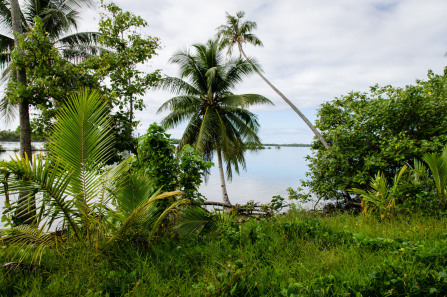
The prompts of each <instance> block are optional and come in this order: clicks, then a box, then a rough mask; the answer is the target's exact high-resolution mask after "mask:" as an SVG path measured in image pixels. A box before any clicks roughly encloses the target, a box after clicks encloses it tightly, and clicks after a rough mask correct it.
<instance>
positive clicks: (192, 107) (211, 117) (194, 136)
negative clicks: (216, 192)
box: [158, 40, 273, 205]
mask: <svg viewBox="0 0 447 297" xmlns="http://www.w3.org/2000/svg"><path fill="white" fill-rule="evenodd" d="M193 48H194V50H195V52H194V53H191V52H189V51H179V52H177V53H176V54H175V55H174V56H173V57H172V58H171V60H170V62H171V63H175V64H178V65H179V66H180V69H181V77H180V78H176V77H166V78H164V79H162V81H161V82H160V85H159V87H160V88H163V89H165V90H169V91H172V92H173V93H176V94H178V96H176V97H173V98H171V99H169V100H168V101H167V102H165V103H164V104H163V105H162V106H161V107H160V109H159V110H158V112H161V111H163V110H170V111H171V113H170V114H169V115H168V116H166V117H165V118H164V119H163V121H162V124H163V125H164V126H165V127H166V128H173V127H175V126H177V125H178V124H180V123H181V122H183V121H186V120H188V121H189V122H188V124H187V127H186V130H185V132H184V133H183V136H182V138H181V139H180V143H179V146H178V148H179V149H181V148H182V147H183V146H185V145H186V144H190V145H192V146H194V147H195V148H196V150H197V151H198V152H199V153H201V154H202V155H203V156H204V159H205V160H207V161H211V160H212V157H213V154H214V153H217V161H218V166H219V173H220V179H221V187H222V196H223V202H224V203H225V204H227V205H231V203H230V200H229V198H228V193H227V189H226V186H225V176H224V172H223V164H222V163H223V161H225V162H226V172H227V177H228V178H229V179H231V177H232V167H233V168H234V170H235V171H236V172H237V173H238V172H239V165H241V166H242V167H243V168H245V159H244V152H245V150H246V149H247V148H249V146H250V145H253V144H254V145H256V144H260V140H259V137H258V136H257V132H258V129H259V123H258V121H257V117H256V115H255V114H253V113H252V112H250V111H248V110H247V109H246V107H248V106H251V105H255V104H273V103H272V102H271V101H270V100H268V99H267V98H265V97H263V96H261V95H257V94H244V95H235V94H233V93H232V91H233V89H234V88H235V87H236V85H237V84H238V83H239V82H241V81H242V78H243V77H244V76H246V75H249V74H251V73H252V72H253V67H252V66H251V65H252V64H256V62H255V61H253V60H251V59H249V58H248V59H247V60H243V59H240V58H238V59H231V60H228V61H226V62H225V61H224V58H223V55H222V54H221V49H220V48H219V45H218V41H217V40H214V41H213V40H210V41H208V42H207V43H206V44H195V45H194V46H193Z"/></svg>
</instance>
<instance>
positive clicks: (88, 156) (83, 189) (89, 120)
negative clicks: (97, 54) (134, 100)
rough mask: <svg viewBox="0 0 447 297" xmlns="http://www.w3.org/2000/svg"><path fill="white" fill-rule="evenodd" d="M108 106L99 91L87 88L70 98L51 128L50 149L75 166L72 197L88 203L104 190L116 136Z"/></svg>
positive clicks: (71, 185) (71, 190)
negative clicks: (104, 171) (104, 169)
mask: <svg viewBox="0 0 447 297" xmlns="http://www.w3.org/2000/svg"><path fill="white" fill-rule="evenodd" d="M108 111H109V109H108V106H107V103H106V102H105V101H104V100H103V98H102V97H101V95H100V94H99V93H98V92H97V91H93V90H88V89H84V90H82V91H79V92H77V93H75V94H73V95H72V96H70V98H69V100H68V103H67V105H65V106H63V107H62V108H61V109H60V112H59V113H58V115H57V122H56V123H55V124H54V126H53V129H52V136H51V139H50V142H49V149H50V152H51V154H52V155H53V156H58V157H60V158H61V159H62V160H63V161H64V162H66V163H67V164H70V166H72V168H73V170H74V172H73V179H72V180H71V182H70V186H69V188H68V190H69V192H70V194H71V195H72V196H73V197H76V198H77V199H78V200H79V201H82V202H83V204H84V207H86V210H85V211H89V210H88V207H87V202H88V201H89V200H91V199H93V198H94V197H96V196H98V194H99V192H100V191H101V187H100V184H101V175H102V172H101V168H102V167H103V166H104V165H105V164H106V162H107V161H108V160H109V159H110V158H111V153H112V147H113V135H112V134H111V118H110V117H108Z"/></svg>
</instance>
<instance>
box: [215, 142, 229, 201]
mask: <svg viewBox="0 0 447 297" xmlns="http://www.w3.org/2000/svg"><path fill="white" fill-rule="evenodd" d="M217 162H218V164H219V173H220V187H221V189H222V200H223V203H225V204H226V205H229V206H231V202H230V199H229V198H228V193H227V186H226V184H225V175H224V172H223V165H222V153H221V151H220V150H219V149H218V150H217Z"/></svg>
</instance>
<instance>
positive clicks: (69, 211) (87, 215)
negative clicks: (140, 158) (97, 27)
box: [0, 90, 187, 262]
mask: <svg viewBox="0 0 447 297" xmlns="http://www.w3.org/2000/svg"><path fill="white" fill-rule="evenodd" d="M68 102H69V103H67V104H66V105H65V106H63V107H62V108H61V109H60V111H59V112H58V116H57V121H56V123H55V124H54V127H53V128H52V134H51V138H50V142H49V153H48V155H47V157H45V158H44V157H43V156H42V155H36V156H34V159H33V162H32V163H31V162H30V161H29V160H28V157H27V156H25V158H23V157H21V156H17V157H16V158H15V159H14V160H12V161H10V162H5V161H2V162H0V177H1V180H2V181H3V185H4V186H3V188H1V189H0V194H2V195H4V196H5V197H6V198H7V200H9V197H10V196H11V195H16V194H18V193H20V192H26V193H30V197H31V196H33V197H36V206H37V212H36V213H37V214H36V215H35V216H33V217H32V221H28V222H27V223H28V224H27V225H22V226H18V227H14V228H11V229H5V230H1V231H0V242H1V243H2V244H4V245H5V247H6V251H8V252H10V253H12V254H13V259H18V260H19V261H22V260H24V259H26V260H28V261H33V262H40V261H41V258H42V255H43V254H44V252H45V250H47V249H51V250H53V251H54V252H55V253H56V254H57V255H59V256H62V257H65V255H66V254H67V250H69V248H70V246H73V245H76V244H80V245H82V246H83V247H84V248H88V247H95V248H99V247H102V246H105V245H106V244H107V243H109V244H110V243H112V242H113V243H115V242H117V241H119V240H122V239H123V238H125V237H126V236H129V237H132V236H131V235H134V236H142V237H143V238H144V240H146V241H148V242H149V241H150V240H151V239H152V238H153V236H154V234H155V232H156V231H157V230H158V229H159V227H160V224H161V222H162V221H163V219H164V218H165V217H166V216H167V215H168V214H169V213H170V212H172V211H174V210H176V208H177V207H178V206H180V205H182V204H185V203H186V202H187V200H186V199H182V200H178V201H172V203H169V204H167V205H165V207H163V208H160V206H159V205H158V204H157V203H156V201H159V200H160V199H163V198H166V197H170V196H173V195H176V194H180V193H181V192H180V191H174V192H165V193H163V194H160V190H158V191H155V192H154V191H152V188H151V184H150V180H149V179H148V178H147V177H145V176H144V175H140V174H138V173H132V172H130V171H129V166H130V165H129V163H130V161H131V160H126V161H124V162H122V163H121V164H119V165H118V166H115V167H109V168H105V167H104V166H105V164H106V163H107V160H108V159H109V158H110V157H111V154H112V150H111V149H112V146H113V135H112V134H111V119H110V117H109V116H108V111H109V109H108V103H107V101H105V100H104V98H102V97H101V96H100V94H99V93H98V92H96V91H89V90H83V91H79V92H78V93H76V94H75V95H73V96H71V97H70V98H69V100H68ZM30 201H31V200H30ZM6 202H8V204H9V205H7V206H9V207H10V208H11V207H12V209H15V208H17V207H18V206H17V204H16V203H10V201H6ZM112 206H115V207H112ZM20 207H22V206H20ZM19 211H20V212H28V210H27V209H23V208H20V209H19ZM56 226H57V227H56ZM56 228H57V230H59V231H60V233H61V234H57V232H56V233H49V232H48V231H49V230H54V229H56Z"/></svg>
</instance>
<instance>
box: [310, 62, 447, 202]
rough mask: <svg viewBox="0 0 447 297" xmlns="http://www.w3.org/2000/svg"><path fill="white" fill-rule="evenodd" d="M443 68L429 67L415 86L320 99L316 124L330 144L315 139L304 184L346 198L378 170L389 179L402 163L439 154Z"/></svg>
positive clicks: (445, 117)
mask: <svg viewBox="0 0 447 297" xmlns="http://www.w3.org/2000/svg"><path fill="white" fill-rule="evenodd" d="M444 72H445V73H444V75H437V74H434V73H433V72H432V71H429V72H428V80H427V81H420V80H418V81H417V82H416V85H408V86H406V87H404V88H394V87H392V86H385V87H379V86H377V85H376V86H373V87H371V90H370V92H364V93H362V92H352V93H350V94H348V95H346V96H342V97H340V98H336V99H335V100H333V101H331V102H327V103H324V104H323V106H322V108H321V109H320V110H319V111H318V120H317V127H318V128H319V129H320V130H321V131H322V134H323V136H324V137H325V138H326V139H327V140H328V142H329V143H330V145H331V148H330V149H328V150H326V149H325V148H324V147H323V146H321V144H320V143H319V142H318V141H315V142H314V144H313V145H312V149H313V155H312V156H310V157H308V160H309V168H310V171H309V174H308V177H309V178H310V180H309V181H305V182H303V184H304V186H308V187H309V188H310V189H311V191H312V192H313V193H314V194H315V195H316V196H318V197H319V198H322V199H347V200H349V199H351V198H352V197H351V196H350V195H349V193H348V192H347V190H348V189H352V188H359V189H363V190H365V189H366V188H367V187H368V183H369V180H370V179H371V178H372V177H373V176H374V175H375V174H376V173H377V172H378V171H382V172H383V174H384V176H385V178H386V179H387V180H388V181H389V182H390V181H391V180H392V179H393V177H394V175H395V173H396V172H397V171H398V170H399V168H401V167H402V166H403V165H404V164H405V163H407V164H412V163H413V159H415V158H416V159H422V156H423V155H424V154H426V153H432V152H440V151H441V150H442V148H443V147H444V145H445V144H446V143H447V68H446V69H445V71H444Z"/></svg>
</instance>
